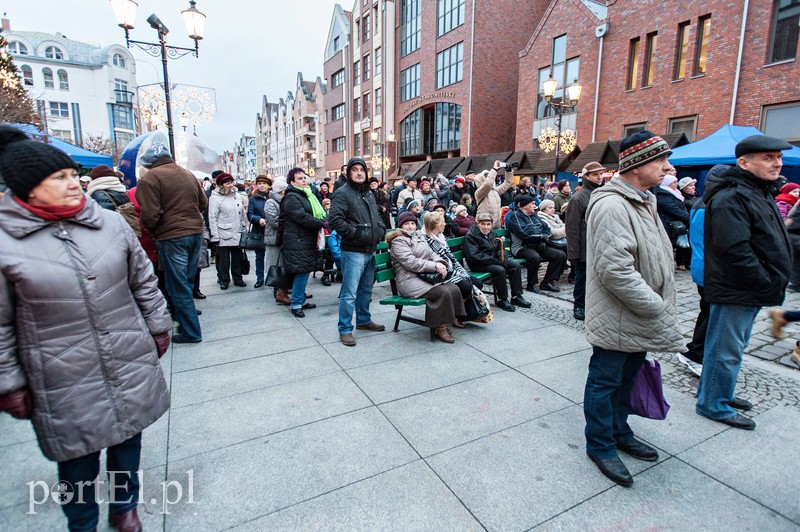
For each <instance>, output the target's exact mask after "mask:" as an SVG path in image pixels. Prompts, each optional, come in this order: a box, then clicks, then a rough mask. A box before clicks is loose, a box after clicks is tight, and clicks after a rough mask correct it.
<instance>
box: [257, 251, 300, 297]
mask: <svg viewBox="0 0 800 532" xmlns="http://www.w3.org/2000/svg"><path fill="white" fill-rule="evenodd" d="M280 262H281V258H280V255H278V261H277V264H273V265H271V266H270V267H269V269H268V270H267V280H266V282H265V283H264V284H266V285H267V286H271V287H273V288H284V289H286V290H288V289H290V288H291V287H292V284H293V283H294V274H293V273H289V271H288V270H287V269H286V266H278V264H280Z"/></svg>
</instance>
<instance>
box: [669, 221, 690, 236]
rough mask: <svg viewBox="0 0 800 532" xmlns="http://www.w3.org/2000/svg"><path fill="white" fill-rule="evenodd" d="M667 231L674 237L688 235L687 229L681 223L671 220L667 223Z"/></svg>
mask: <svg viewBox="0 0 800 532" xmlns="http://www.w3.org/2000/svg"><path fill="white" fill-rule="evenodd" d="M668 225H669V231H670V233H672V234H673V235H675V236H680V235H686V234H689V228H688V227H686V224H685V223H683V222H681V221H680V220H673V221H671V222H669V223H668Z"/></svg>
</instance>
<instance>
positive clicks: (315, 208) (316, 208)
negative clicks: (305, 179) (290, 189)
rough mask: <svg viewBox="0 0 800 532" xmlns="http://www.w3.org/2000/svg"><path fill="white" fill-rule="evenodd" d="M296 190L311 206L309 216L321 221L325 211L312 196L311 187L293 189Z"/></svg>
mask: <svg viewBox="0 0 800 532" xmlns="http://www.w3.org/2000/svg"><path fill="white" fill-rule="evenodd" d="M295 188H296V189H297V190H301V191H302V192H303V193H304V194H305V195H306V198H308V202H309V203H310V204H311V214H313V215H314V218H319V219H320V220H322V219H323V218H325V209H324V208H323V207H322V204H321V203H320V202H319V200H318V199H317V196H315V195H314V191H313V190H311V187H302V188H301V187H297V186H296V187H295Z"/></svg>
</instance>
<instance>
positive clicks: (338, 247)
mask: <svg viewBox="0 0 800 532" xmlns="http://www.w3.org/2000/svg"><path fill="white" fill-rule="evenodd" d="M328 251H330V252H331V257H333V263H334V264H336V268H337V269H341V267H342V237H340V236H339V233H337V232H336V231H332V232H331V234H329V235H328Z"/></svg>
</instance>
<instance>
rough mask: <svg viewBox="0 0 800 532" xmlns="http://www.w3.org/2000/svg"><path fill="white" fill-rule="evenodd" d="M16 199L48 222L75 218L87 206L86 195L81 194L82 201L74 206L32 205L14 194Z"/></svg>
mask: <svg viewBox="0 0 800 532" xmlns="http://www.w3.org/2000/svg"><path fill="white" fill-rule="evenodd" d="M14 201H16V202H17V203H18V204H19V205H20V206H22V207H25V208H26V209H28V210H29V211H31V212H32V213H33V214H35V215H36V216H38V217H39V218H41V219H42V220H47V221H48V222H57V221H58V220H66V219H68V218H74V217H75V215H77V214H78V213H79V212H81V210H83V208H84V207H85V206H86V196H81V202H80V203H79V204H78V205H76V206H74V207H66V206H63V205H31V204H30V203H27V202H24V201H22V200H21V199H19V198H18V197H17V196H14Z"/></svg>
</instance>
